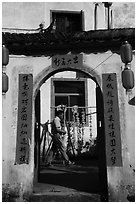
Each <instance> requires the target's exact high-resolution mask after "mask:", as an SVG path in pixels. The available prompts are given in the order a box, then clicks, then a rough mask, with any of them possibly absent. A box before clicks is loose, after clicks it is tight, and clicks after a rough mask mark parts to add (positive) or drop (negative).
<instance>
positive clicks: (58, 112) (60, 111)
mask: <svg viewBox="0 0 137 204" xmlns="http://www.w3.org/2000/svg"><path fill="white" fill-rule="evenodd" d="M63 115H64V113H63V111H62V110H58V111H57V116H58V117H59V118H60V119H61V120H62V119H63Z"/></svg>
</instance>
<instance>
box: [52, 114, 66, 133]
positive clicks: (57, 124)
mask: <svg viewBox="0 0 137 204" xmlns="http://www.w3.org/2000/svg"><path fill="white" fill-rule="evenodd" d="M54 123H55V126H56V129H57V132H58V133H60V134H63V135H65V134H66V131H65V130H63V129H62V128H61V124H60V120H59V118H55V120H54Z"/></svg>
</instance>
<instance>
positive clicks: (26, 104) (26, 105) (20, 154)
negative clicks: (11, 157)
mask: <svg viewBox="0 0 137 204" xmlns="http://www.w3.org/2000/svg"><path fill="white" fill-rule="evenodd" d="M18 93H19V94H18V120H17V142H16V159H15V164H24V163H26V164H28V163H29V149H30V141H31V128H32V93H33V76H32V74H19V90H18Z"/></svg>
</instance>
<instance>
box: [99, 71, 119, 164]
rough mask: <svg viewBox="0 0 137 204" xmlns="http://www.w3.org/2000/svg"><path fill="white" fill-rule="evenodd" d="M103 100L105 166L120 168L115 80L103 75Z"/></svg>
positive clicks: (113, 77)
mask: <svg viewBox="0 0 137 204" xmlns="http://www.w3.org/2000/svg"><path fill="white" fill-rule="evenodd" d="M102 79H103V98H104V117H105V135H106V157H107V166H122V155H121V135H120V120H119V104H118V90H117V78H116V74H115V73H110V74H103V75H102Z"/></svg>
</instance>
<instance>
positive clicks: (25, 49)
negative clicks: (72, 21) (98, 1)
mask: <svg viewBox="0 0 137 204" xmlns="http://www.w3.org/2000/svg"><path fill="white" fill-rule="evenodd" d="M125 40H128V41H129V43H130V44H131V45H132V48H133V49H134V48H135V29H134V28H123V29H110V30H90V31H82V32H77V33H73V34H72V33H71V34H67V33H62V32H57V31H54V32H53V30H52V31H47V30H45V32H37V33H10V32H2V42H3V44H5V45H6V46H7V48H8V49H9V52H10V54H16V55H32V56H33V55H34V56H38V55H46V56H48V55H54V54H66V53H68V52H72V53H80V52H84V53H96V52H105V51H108V50H111V51H112V52H118V51H119V48H120V46H121V44H122V42H123V41H125Z"/></svg>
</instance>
